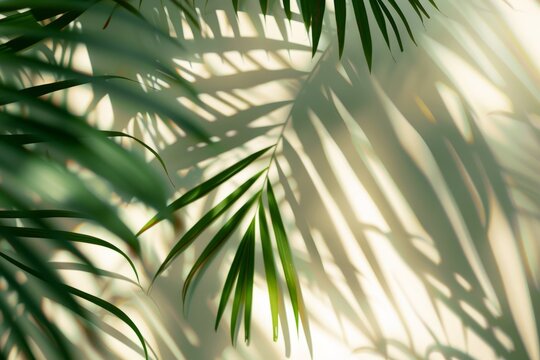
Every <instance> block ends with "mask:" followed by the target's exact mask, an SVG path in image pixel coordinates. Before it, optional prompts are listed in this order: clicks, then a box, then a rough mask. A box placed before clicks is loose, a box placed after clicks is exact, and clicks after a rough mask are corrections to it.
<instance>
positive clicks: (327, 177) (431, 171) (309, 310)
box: [70, 0, 540, 360]
mask: <svg viewBox="0 0 540 360" xmlns="http://www.w3.org/2000/svg"><path fill="white" fill-rule="evenodd" d="M439 2H440V8H441V13H440V14H435V15H434V16H433V19H431V20H429V21H426V23H425V27H426V29H427V30H426V31H424V30H423V29H422V25H421V24H420V23H419V22H418V21H416V22H414V24H413V25H414V26H413V28H414V30H415V34H416V39H417V42H418V46H417V47H415V46H414V44H412V43H411V41H405V43H406V51H405V52H404V53H399V52H398V51H396V50H394V51H393V56H392V55H391V54H390V53H389V52H388V51H387V50H386V49H385V48H384V46H383V41H382V37H381V36H380V35H378V34H376V37H377V38H376V39H375V40H376V41H375V43H376V44H378V45H376V48H375V56H374V64H373V72H372V74H369V72H368V69H367V66H366V65H365V62H364V59H363V54H362V50H361V47H360V43H359V36H358V34H357V32H356V30H355V26H356V25H355V24H354V22H353V21H352V15H349V18H350V19H349V23H348V29H347V46H346V50H345V53H344V55H343V58H342V59H341V60H338V56H337V44H336V41H335V40H334V34H333V32H332V31H328V32H326V33H323V39H322V41H321V44H322V49H323V50H320V51H319V52H318V53H317V54H316V55H315V57H314V58H313V59H312V58H311V50H310V44H309V39H308V37H307V35H306V33H305V31H304V28H303V25H302V24H301V23H300V22H299V18H298V16H296V17H295V18H294V19H293V21H291V22H290V23H289V22H287V21H285V20H284V19H283V17H282V15H281V13H280V12H279V10H277V7H278V4H274V8H275V9H274V10H275V11H274V12H275V14H276V16H273V15H269V16H267V17H266V18H264V17H262V15H260V13H259V8H258V4H255V3H256V2H254V1H252V2H251V4H244V5H243V8H242V11H241V12H240V13H239V14H238V18H236V17H235V15H234V13H233V10H232V6H230V4H229V3H228V2H226V1H224V2H217V1H209V2H208V4H207V5H206V6H205V5H204V4H202V3H201V8H200V12H201V15H203V16H202V18H203V19H204V20H203V22H202V25H203V26H202V29H203V31H202V35H198V34H196V33H193V32H192V31H191V30H190V29H189V26H188V25H187V23H186V21H185V19H182V18H181V17H180V16H179V14H178V12H177V11H176V10H175V9H174V7H173V6H171V5H166V6H165V7H163V8H162V7H161V4H160V3H159V2H157V1H156V2H154V3H152V2H150V1H145V2H144V7H143V10H144V11H145V14H147V16H149V17H150V18H152V19H154V20H155V21H156V23H158V24H160V26H162V27H163V28H164V29H165V30H166V31H169V32H170V34H171V35H173V36H176V37H178V38H179V39H181V44H182V45H183V46H184V47H185V50H183V51H181V50H178V51H177V52H170V53H166V54H163V55H164V56H166V57H170V58H171V59H173V60H174V61H175V62H176V64H177V65H178V69H179V71H180V73H181V74H182V75H183V76H185V78H186V79H187V80H188V81H190V82H191V83H192V85H193V87H194V88H195V89H196V90H197V91H198V92H199V93H200V94H201V95H200V97H199V98H200V100H201V101H202V103H200V104H198V105H197V104H196V103H195V102H193V101H192V100H190V99H189V96H188V95H187V94H179V92H178V91H177V89H176V88H171V89H167V87H166V85H165V83H163V82H160V81H158V80H157V79H152V78H150V77H148V76H147V75H146V74H137V73H136V69H135V68H130V65H129V64H125V63H122V64H115V63H111V60H110V59H106V60H103V59H102V57H100V56H99V55H95V54H93V53H92V51H91V50H92V49H88V51H85V49H80V50H78V51H80V53H78V55H77V56H79V57H77V61H76V63H77V64H80V65H81V64H82V65H84V61H85V60H84V59H85V58H87V59H88V63H87V64H86V66H87V69H88V70H90V69H92V70H94V71H97V70H98V69H103V68H110V67H111V66H113V67H115V68H116V69H118V70H120V71H122V73H123V74H125V75H126V76H130V77H133V78H135V77H137V78H138V79H139V80H140V81H141V83H142V84H144V85H143V86H145V87H146V88H147V89H148V92H149V96H160V97H161V98H162V99H163V100H164V101H167V102H169V103H170V104H173V105H174V106H180V105H179V104H182V105H183V106H185V107H186V109H187V111H186V113H187V114H188V115H189V114H191V115H197V116H200V119H201V120H200V121H201V123H202V124H203V126H204V128H206V129H207V130H208V131H209V132H210V133H211V135H212V136H213V137H212V139H213V141H214V143H213V144H205V143H199V142H198V141H194V140H193V139H190V138H187V137H185V134H183V132H182V130H180V129H178V128H177V127H175V126H174V125H171V123H170V122H163V121H161V120H160V119H156V116H154V115H153V114H141V113H136V112H135V111H134V110H133V109H134V108H135V107H131V106H127V105H125V104H123V103H122V102H121V101H119V100H118V99H111V98H109V97H101V95H99V94H92V93H91V91H90V90H89V89H86V88H80V89H78V90H70V96H71V99H72V104H74V105H73V106H79V107H81V108H82V110H85V108H86V107H88V109H90V110H91V111H94V112H96V115H95V118H96V121H97V123H98V124H99V125H100V126H102V127H105V128H109V127H110V128H115V129H122V130H125V131H128V132H130V133H132V134H135V135H139V136H140V135H142V136H143V138H144V140H145V141H147V142H148V143H149V144H150V145H152V146H154V147H155V148H159V149H160V154H161V155H162V156H163V158H164V160H165V162H166V163H167V166H168V168H169V171H170V172H171V174H172V180H173V182H174V183H175V184H176V186H177V188H176V190H173V189H172V188H171V198H173V197H174V194H181V193H182V192H183V191H185V189H186V188H189V187H191V186H194V185H195V184H197V183H198V182H200V181H201V179H204V178H208V177H209V176H211V175H212V174H215V173H216V172H218V171H219V170H220V169H223V168H225V167H226V166H227V165H228V164H232V163H234V162H235V161H236V160H237V159H239V158H240V157H242V156H244V155H247V154H249V153H251V152H252V151H254V150H257V149H260V148H262V147H263V146H265V145H267V144H272V143H275V141H276V139H278V137H279V134H280V132H281V131H282V128H283V124H284V123H286V125H285V126H286V128H285V132H284V141H283V142H282V143H281V145H280V148H279V149H280V150H279V156H278V160H277V163H278V164H279V167H277V166H276V164H272V167H271V170H270V174H271V177H272V179H273V180H274V181H275V182H276V184H281V185H276V188H277V192H278V196H279V198H280V199H283V203H282V212H283V214H284V215H285V222H286V225H287V227H288V229H289V234H290V237H291V239H292V247H293V250H294V255H295V263H296V266H297V267H298V269H299V277H300V282H301V284H302V292H303V297H304V301H305V308H306V314H307V318H308V321H309V329H310V330H309V332H308V333H306V331H305V328H300V329H299V331H298V333H297V331H296V329H295V328H294V324H293V321H292V320H291V319H293V317H292V314H291V311H290V308H288V306H289V304H288V302H287V301H285V302H284V303H286V304H287V305H286V307H285V308H284V309H282V310H283V312H286V313H287V315H288V316H287V317H286V318H285V317H284V316H282V317H281V321H283V320H285V319H287V322H286V323H285V324H284V323H283V322H281V326H282V329H284V330H283V331H282V332H280V334H279V339H278V341H277V342H276V343H273V342H272V336H271V323H270V314H269V306H268V300H267V295H266V288H265V286H266V285H265V281H264V270H263V268H262V264H261V263H260V261H259V260H260V259H261V253H260V249H258V250H257V256H258V261H259V263H257V267H256V279H255V285H256V287H255V294H254V304H255V306H254V309H253V334H252V341H251V344H250V346H246V345H245V344H244V343H243V341H241V340H240V341H239V344H238V345H237V346H236V347H232V346H231V343H230V339H229V331H228V328H227V326H228V321H229V317H228V316H229V315H228V312H227V315H226V317H225V318H224V321H223V322H222V325H221V327H220V328H219V330H218V331H217V332H214V330H213V325H214V317H215V314H216V310H217V303H218V301H219V295H220V291H221V287H222V284H223V281H224V278H225V276H226V274H227V271H228V266H229V264H230V262H231V260H232V256H233V254H234V252H233V249H235V245H234V244H235V243H237V242H238V240H239V239H238V237H239V236H240V235H237V236H236V238H233V239H231V241H230V242H229V245H228V246H227V247H226V249H225V251H222V253H221V256H220V257H219V258H217V259H215V260H214V262H213V263H212V265H211V266H210V269H209V270H208V271H206V273H205V276H204V277H203V280H202V281H200V283H198V285H197V289H196V290H195V291H194V293H193V295H192V297H191V299H190V301H189V303H188V304H187V307H186V309H185V310H186V311H185V313H186V314H187V315H183V311H182V303H181V296H180V291H181V287H182V284H183V279H184V278H185V276H186V275H187V272H188V271H189V268H190V265H191V264H193V262H194V260H195V259H196V257H195V256H196V255H197V254H199V253H200V251H201V250H202V248H203V247H204V244H205V242H206V241H207V240H208V238H209V236H210V235H211V234H205V235H204V236H202V237H201V238H200V239H199V240H198V241H197V243H196V244H195V245H194V246H193V247H192V248H191V249H190V250H188V251H187V252H186V253H185V254H184V255H182V256H181V257H180V258H178V259H177V260H176V261H175V263H174V265H173V266H172V267H171V268H170V269H169V270H168V271H167V272H166V273H165V274H164V275H163V276H162V277H161V278H160V279H159V280H158V282H157V283H156V285H155V287H154V288H153V290H152V292H151V294H150V296H147V295H145V294H144V293H143V292H142V291H140V290H137V288H136V287H135V286H132V285H130V284H129V283H128V282H126V281H121V280H111V284H109V285H108V286H106V287H105V288H104V289H103V286H104V285H103V284H101V285H96V287H95V291H97V292H99V291H102V292H103V293H104V294H105V295H107V296H110V297H111V298H115V297H116V298H117V299H118V300H119V303H120V304H121V305H122V307H123V308H124V309H127V311H128V312H129V314H130V315H132V316H133V317H134V318H135V319H138V320H139V321H138V324H141V328H142V329H143V330H144V334H145V336H147V339H148V340H149V343H150V345H151V346H152V349H153V350H154V351H155V354H156V356H157V357H158V358H160V359H181V358H185V359H214V358H219V359H265V360H266V359H281V358H286V357H290V358H291V359H309V358H310V356H311V357H313V358H314V359H349V358H350V359H357V358H358V359H371V358H384V357H383V356H382V355H381V354H380V353H379V354H377V352H376V351H375V348H376V344H375V343H374V342H376V341H379V342H382V340H383V339H386V340H389V347H388V357H390V358H398V359H406V358H409V357H411V356H413V355H412V353H414V354H416V356H417V357H419V358H429V359H439V358H443V357H442V356H441V354H440V353H439V354H437V353H436V352H430V350H433V349H434V346H437V345H440V346H451V347H454V348H456V349H458V350H460V351H463V353H466V354H469V355H470V356H471V357H473V358H476V359H494V358H496V355H495V352H494V347H493V344H499V345H497V346H500V348H501V349H505V348H506V349H510V348H512V347H515V348H519V347H520V346H521V347H522V349H524V350H523V351H524V352H522V353H521V355H522V356H523V355H524V354H526V356H528V357H530V358H532V359H540V354H539V344H538V333H537V329H536V323H535V319H534V314H533V311H532V309H533V306H534V302H538V301H540V299H538V296H537V294H538V285H539V284H538V276H539V275H540V272H539V268H538V259H537V257H538V254H540V252H539V251H538V250H539V246H538V239H537V238H536V236H535V234H536V230H537V229H539V224H538V214H539V205H540V202H539V200H540V197H539V194H538V188H539V187H538V185H539V179H538V176H537V175H538V173H539V170H540V164H539V162H538V155H540V151H539V143H538V131H539V126H540V125H539V124H540V122H539V119H540V118H539V116H540V109H539V107H538V104H539V102H538V100H539V96H540V92H539V86H538V84H539V82H538V79H539V66H540V53H539V51H540V47H539V42H538V40H537V39H538V36H537V34H538V19H540V7H539V5H538V3H537V2H535V1H533V0H523V1H519V2H518V1H514V2H512V3H511V5H512V6H513V7H511V6H510V5H509V4H507V3H506V2H504V1H500V0H474V1H449V0H440V1H439ZM248 5H249V6H248ZM351 10H352V9H351ZM350 14H352V11H351V12H350ZM328 20H329V21H331V16H330V14H329V15H328ZM96 21H98V22H99V21H100V18H99V17H97V16H94V17H92V16H91V15H90V16H88V17H86V18H84V19H83V21H82V24H81V26H82V28H83V29H84V27H85V24H90V23H93V22H96ZM115 26H116V25H115V22H114V21H113V22H112V23H111V25H110V27H109V28H108V29H107V30H106V31H108V32H109V34H111V36H114V37H115V38H118V39H119V41H122V42H123V43H124V44H127V45H129V44H132V45H137V46H146V44H145V42H144V41H141V40H140V39H138V38H137V36H136V34H118V32H117V31H116V30H117V29H119V28H120V26H119V25H118V26H116V27H115ZM394 45H395V44H394ZM393 48H394V49H397V46H393ZM167 51H170V50H167ZM394 59H395V60H394ZM82 65H81V66H82ZM151 87H161V89H160V90H158V91H155V90H151V89H150V88H151ZM89 91H90V92H89ZM85 96H87V99H88V96H90V97H92V96H93V98H92V101H91V102H90V103H85V102H84V101H83V100H82V99H83V98H84V97H85ZM491 154H493V156H494V157H491ZM145 155H146V156H147V158H148V159H149V160H151V159H152V156H151V154H145ZM456 159H460V160H456ZM268 160H269V159H268V158H263V159H261V160H260V162H258V163H257V164H255V165H254V166H253V167H252V168H250V169H249V170H248V171H246V175H245V176H247V175H248V174H250V173H252V172H253V171H255V169H260V168H262V167H264V166H266V164H267V163H268ZM151 161H152V162H153V163H156V165H157V162H156V161H155V160H151ZM156 169H158V171H159V167H158V166H156ZM278 169H279V170H278ZM499 176H500V179H502V180H503V181H504V182H503V183H498V182H497V181H498V179H499V178H498V177H499ZM241 181H242V176H238V177H237V178H234V180H232V181H230V183H228V184H226V185H224V186H223V187H222V188H220V190H219V191H218V192H217V193H213V194H211V195H210V196H209V197H208V199H206V200H202V201H199V202H197V203H196V204H194V205H193V206H190V207H189V208H188V210H187V211H185V212H181V213H180V214H179V218H180V222H181V224H180V226H178V227H177V229H176V230H175V229H173V227H172V226H171V225H169V224H163V225H160V226H158V227H156V228H155V229H153V230H151V231H149V232H148V233H147V234H145V235H143V237H142V241H143V243H144V248H145V253H146V257H145V259H144V268H145V269H146V270H147V272H148V275H149V276H151V275H152V274H153V272H155V270H156V269H157V267H158V266H159V263H160V261H161V260H162V259H163V258H164V257H165V256H166V254H167V252H168V250H169V249H170V248H171V247H172V246H173V244H174V242H175V241H176V240H177V239H178V233H179V232H180V231H182V230H183V229H185V228H186V227H187V226H189V225H190V224H193V223H194V222H195V221H196V220H197V219H199V218H200V216H202V214H203V213H204V212H205V211H207V210H208V209H210V207H211V205H212V204H214V203H216V202H217V201H218V200H220V199H222V198H223V197H224V196H225V195H226V194H228V193H229V192H230V191H231V189H234V188H235V186H236V185H238V184H240V182H241ZM505 194H509V198H508V199H507V198H506V195H505ZM512 204H513V206H515V209H514V208H512V206H511V205H512ZM233 210H234V209H233ZM510 210H511V212H509V211H510ZM123 211H124V212H125V214H126V219H127V221H128V222H129V223H131V224H133V228H134V229H138V227H140V225H141V224H142V223H143V222H145V220H146V219H148V218H149V216H151V215H152V214H151V212H150V210H147V209H143V208H141V207H140V206H137V205H136V204H133V205H129V206H124V209H123ZM512 216H515V218H513V217H512ZM471 219H476V220H477V222H476V223H474V221H473V220H471ZM469 220H470V221H473V222H468V221H469ZM80 229H81V230H83V231H88V232H94V231H96V230H95V229H93V228H91V227H90V226H89V225H84V226H82V227H81V228H80ZM521 245H523V246H524V248H525V249H526V254H525V255H526V259H524V258H523V257H522V256H523V255H524V254H520V253H519V246H521ZM95 256H96V261H98V262H100V263H102V265H103V267H104V268H107V269H109V270H112V271H116V272H119V273H122V274H125V275H126V276H130V277H132V276H131V275H129V272H128V269H127V267H126V268H124V266H123V265H121V264H122V262H121V260H120V259H116V258H111V257H106V256H105V255H104V254H103V253H97V254H95ZM490 260H492V261H490ZM467 264H468V265H467ZM527 269H528V270H527ZM527 271H529V277H527ZM499 276H500V278H499ZM527 279H529V282H527ZM143 286H144V285H143ZM534 286H536V288H535V289H534ZM528 287H529V288H532V289H534V290H533V291H532V294H533V295H532V296H530V295H529V291H528ZM282 288H283V289H285V288H284V285H283V284H282ZM99 289H101V290H99ZM535 294H536V295H535ZM501 315H502V317H501ZM467 317H468V318H469V320H465V319H466V318H467ZM106 320H110V319H106ZM513 321H515V322H514V323H513ZM536 321H538V320H536ZM112 326H113V327H115V326H120V325H118V324H114V323H112ZM117 330H118V331H119V333H114V332H113V333H112V335H113V336H112V337H110V339H109V340H110V341H111V346H112V348H113V349H114V351H116V353H115V354H114V355H113V357H119V358H121V359H134V358H137V357H138V356H140V355H137V351H134V350H133V349H130V346H129V345H130V344H129V341H132V342H133V343H131V347H136V343H137V342H136V339H135V337H134V336H132V335H131V333H130V332H129V331H128V330H127V329H124V328H122V327H119V328H117ZM120 335H121V336H120ZM123 336H125V337H127V339H130V340H129V341H128V340H127V339H126V338H123ZM114 337H117V338H118V337H120V340H121V341H120V342H119V341H117V340H114V339H113V338H114ZM239 339H242V331H240V337H239ZM520 339H521V340H522V344H521V345H520ZM122 342H124V344H122ZM125 343H128V345H126V344H125ZM408 352H411V353H408ZM138 353H140V350H139V351H138Z"/></svg>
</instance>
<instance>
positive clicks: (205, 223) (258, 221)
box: [139, 148, 301, 343]
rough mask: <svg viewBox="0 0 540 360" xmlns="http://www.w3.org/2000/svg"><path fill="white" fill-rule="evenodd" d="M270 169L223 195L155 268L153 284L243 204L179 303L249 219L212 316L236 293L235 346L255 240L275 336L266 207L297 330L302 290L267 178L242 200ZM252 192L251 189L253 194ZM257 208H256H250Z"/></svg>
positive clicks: (208, 187) (274, 281)
mask: <svg viewBox="0 0 540 360" xmlns="http://www.w3.org/2000/svg"><path fill="white" fill-rule="evenodd" d="M269 149H270V148H266V149H263V150H260V151H257V152H255V153H254V154H252V155H250V156H248V157H246V158H245V159H242V160H240V161H239V162H237V163H235V164H234V165H232V166H230V167H229V168H227V169H225V170H223V171H222V172H220V173H219V174H217V175H215V176H214V177H212V178H210V179H209V180H207V181H205V182H203V183H202V184H200V185H199V186H197V187H195V188H193V189H191V190H190V191H188V192H187V193H186V194H184V195H183V196H181V197H180V198H179V199H177V200H175V201H174V202H172V203H171V204H170V205H169V206H168V207H167V209H165V210H163V211H162V212H159V213H158V214H156V215H155V216H154V217H153V218H152V219H151V220H150V221H149V222H148V223H147V224H146V225H145V226H144V227H143V228H142V229H141V231H140V232H139V234H141V233H143V232H144V231H146V230H148V229H149V228H150V227H152V226H154V225H155V224H157V223H159V222H160V221H162V220H163V219H166V218H168V217H170V215H171V214H172V213H173V212H174V211H177V210H180V209H182V208H183V207H185V206H186V205H188V204H189V203H191V202H193V201H195V200H197V199H199V198H201V197H202V196H204V195H206V194H207V193H209V192H210V191H212V190H214V189H216V188H217V187H218V186H219V185H220V184H222V183H224V182H225V181H227V180H228V179H230V178H231V177H232V176H234V175H236V174H238V173H239V172H241V171H242V170H243V169H245V168H246V167H247V166H248V165H250V164H251V163H253V162H254V161H255V160H256V159H257V158H259V157H260V156H261V155H263V154H264V153H265V152H267V151H268V150H269ZM267 171H268V168H265V169H263V170H262V171H260V172H258V173H256V174H254V175H253V176H252V177H250V178H249V179H248V180H246V181H245V182H244V183H243V184H242V185H240V186H238V187H237V189H235V190H234V191H233V192H232V193H230V194H229V195H228V196H226V197H225V199H223V200H222V201H221V202H219V203H218V204H217V205H215V206H214V207H213V208H212V209H211V210H209V211H208V212H207V213H206V214H205V215H204V216H203V217H202V218H201V219H200V220H199V221H197V222H196V223H195V224H194V225H193V226H192V227H191V228H190V229H189V230H187V231H186V233H185V234H184V235H183V236H182V237H181V238H180V240H179V241H178V242H177V243H176V244H175V245H174V246H173V248H172V249H171V251H170V252H169V254H168V255H167V257H166V258H165V260H164V261H163V263H162V264H161V266H160V267H159V269H158V270H157V272H156V274H155V276H154V279H153V282H154V281H155V280H156V279H157V278H158V277H159V276H160V275H161V274H162V273H163V272H164V271H165V270H166V269H167V268H168V267H169V266H170V265H171V263H172V262H173V261H174V259H175V258H176V257H178V256H179V255H180V254H182V253H183V252H184V251H185V250H186V249H187V248H188V247H189V246H190V245H191V244H192V243H193V242H194V241H195V240H197V238H198V237H199V236H200V235H201V234H202V233H203V232H204V231H207V230H208V229H210V228H211V225H212V224H213V223H214V222H215V221H216V220H218V219H219V218H221V217H222V216H223V215H224V214H225V213H226V211H227V210H229V209H230V208H231V207H233V206H234V205H235V204H237V203H243V204H242V205H241V206H240V208H239V209H238V210H236V212H235V213H234V214H233V215H232V216H231V217H230V218H229V219H228V220H227V221H226V222H225V223H224V225H223V226H222V227H221V228H220V229H219V230H218V231H217V232H216V233H215V235H214V236H213V237H212V239H211V240H210V241H209V243H208V244H207V246H206V247H205V248H204V250H203V251H202V253H201V254H200V256H199V257H198V258H197V260H196V261H195V264H194V265H193V267H192V268H191V271H190V272H189V274H188V276H187V278H186V280H185V282H184V286H183V289H182V299H183V301H184V302H185V301H186V297H187V295H188V293H189V290H190V288H191V286H192V284H193V283H194V281H195V279H196V278H197V277H198V276H200V274H201V272H202V270H203V269H204V268H205V267H207V266H208V265H209V263H210V261H211V260H212V259H213V258H214V257H215V256H217V254H218V253H219V251H220V249H222V248H223V246H224V245H225V244H226V243H227V241H229V239H230V238H231V236H232V235H233V234H234V233H235V232H236V231H238V229H239V228H241V227H242V224H243V223H244V222H245V221H246V219H248V220H249V218H251V219H250V220H249V225H248V227H247V229H246V230H245V231H244V235H243V236H242V239H241V240H240V243H239V245H238V248H237V250H236V254H235V257H234V260H233V262H232V264H231V266H230V268H229V271H228V275H227V278H226V280H225V283H224V286H223V290H222V292H221V298H220V302H219V308H218V313H217V316H216V324H215V327H216V329H217V327H218V326H219V323H220V321H221V318H222V316H223V313H224V311H225V309H226V307H227V304H228V302H229V299H230V297H231V295H232V293H233V292H234V295H233V301H232V312H231V323H230V331H231V340H232V341H233V343H234V342H235V340H236V330H237V324H238V322H239V319H240V317H241V309H242V308H243V309H244V334H245V340H246V342H247V341H249V338H250V329H251V327H250V324H251V312H252V305H253V276H254V266H255V265H254V264H255V246H256V243H257V242H259V243H260V244H261V247H262V253H263V260H264V267H265V272H266V279H267V284H268V295H269V300H270V310H271V314H272V328H273V336H274V340H276V339H277V334H278V302H279V299H280V298H281V296H280V287H279V285H278V274H277V270H276V266H275V261H274V254H273V246H272V240H271V238H272V236H271V233H270V230H269V228H268V224H267V220H266V214H265V213H266V209H268V211H269V212H270V219H271V223H272V229H273V235H274V238H275V243H276V246H277V249H278V253H279V258H280V263H281V265H282V268H283V274H284V277H285V281H286V284H287V288H288V291H289V297H290V299H291V305H292V309H293V313H294V317H295V320H296V325H297V326H298V317H299V307H300V304H301V300H300V299H299V297H300V292H299V290H298V286H299V285H298V280H297V275H296V270H295V266H294V260H293V256H292V253H291V248H290V244H289V240H288V238H287V234H286V232H285V226H284V224H283V221H282V218H281V214H280V210H279V206H278V203H277V200H276V197H275V195H274V191H273V189H272V184H271V183H270V181H269V180H268V178H267V176H266V177H265V179H266V180H265V182H263V183H262V186H261V188H260V190H257V191H255V193H254V194H251V195H250V196H249V198H248V200H246V201H245V202H244V200H242V198H243V197H245V195H246V194H247V193H248V192H249V191H250V189H252V188H253V187H254V185H255V184H256V183H257V180H259V179H260V178H261V176H262V175H263V173H266V172H267ZM251 192H253V190H252V191H251ZM263 194H266V199H267V204H266V205H265V201H264V196H263ZM254 207H256V209H253V208H254Z"/></svg>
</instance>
